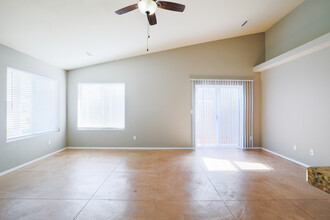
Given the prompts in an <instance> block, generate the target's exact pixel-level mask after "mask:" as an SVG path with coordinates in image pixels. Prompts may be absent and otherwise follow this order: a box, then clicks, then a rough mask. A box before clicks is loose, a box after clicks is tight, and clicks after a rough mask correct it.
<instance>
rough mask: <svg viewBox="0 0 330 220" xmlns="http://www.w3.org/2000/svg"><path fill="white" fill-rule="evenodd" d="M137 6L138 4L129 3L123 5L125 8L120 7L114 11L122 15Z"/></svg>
mask: <svg viewBox="0 0 330 220" xmlns="http://www.w3.org/2000/svg"><path fill="white" fill-rule="evenodd" d="M137 8H138V4H134V5H129V6H127V7H125V8H122V9H119V10H117V11H116V12H115V13H116V14H117V15H122V14H125V13H127V12H130V11H133V10H135V9H137Z"/></svg>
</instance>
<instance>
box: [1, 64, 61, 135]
mask: <svg viewBox="0 0 330 220" xmlns="http://www.w3.org/2000/svg"><path fill="white" fill-rule="evenodd" d="M52 131H59V83H58V81H57V80H54V79H51V78H47V77H44V76H41V75H37V74H33V73H28V72H25V71H22V70H18V69H14V68H11V67H8V68H7V141H11V140H15V139H20V138H25V137H29V136H34V135H38V134H42V133H45V132H52Z"/></svg>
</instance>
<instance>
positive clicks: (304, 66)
mask: <svg viewBox="0 0 330 220" xmlns="http://www.w3.org/2000/svg"><path fill="white" fill-rule="evenodd" d="M329 12H330V1H329V0H307V1H305V2H304V3H303V4H302V5H300V6H299V7H298V8H296V9H295V10H294V11H293V12H292V13H290V14H289V15H288V16H286V17H285V18H283V19H282V20H281V21H279V22H278V23H277V24H275V25H274V26H273V27H272V28H270V29H269V30H268V31H267V32H266V39H265V41H266V57H267V58H272V57H274V56H277V55H280V54H281V53H283V52H286V51H289V50H291V49H293V48H295V47H297V46H300V45H302V44H304V43H307V42H309V41H311V40H313V39H315V38H318V37H320V36H322V35H323V34H326V33H328V32H329V31H330V22H329V21H330V13H329ZM329 57H330V48H329V47H328V48H326V49H323V50H321V51H318V52H316V53H313V54H310V55H307V56H305V57H302V58H299V59H297V60H294V61H292V62H289V63H286V64H283V65H281V66H278V67H276V68H273V69H270V70H268V71H266V72H264V73H262V92H261V93H262V147H264V148H267V149H269V150H271V151H274V152H276V153H279V154H282V155H284V156H287V157H290V158H292V159H294V160H297V161H300V162H302V163H305V164H307V165H311V166H313V165H324V166H325V165H328V166H329V165H330V158H329V156H330V144H329V134H330V128H329V125H330V114H329V112H330V62H329ZM293 145H296V146H297V150H293ZM310 149H313V150H314V156H311V155H310V152H309V151H310Z"/></svg>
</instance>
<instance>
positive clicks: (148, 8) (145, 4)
mask: <svg viewBox="0 0 330 220" xmlns="http://www.w3.org/2000/svg"><path fill="white" fill-rule="evenodd" d="M138 6H139V10H140V12H141V13H142V14H146V13H147V12H149V14H151V15H152V14H154V13H155V12H156V9H157V7H158V6H157V4H156V2H155V1H153V0H141V1H140V2H139V4H138Z"/></svg>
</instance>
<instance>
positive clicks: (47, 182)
mask: <svg viewBox="0 0 330 220" xmlns="http://www.w3.org/2000/svg"><path fill="white" fill-rule="evenodd" d="M305 178H306V172H305V168H304V167H301V166H299V165H296V164H294V163H291V162H289V161H286V160H284V159H281V158H279V157H277V156H274V155H271V154H269V153H267V152H264V151H261V150H249V151H243V150H229V149H226V150H196V151H190V150H158V151H156V150H155V151H151V150H150V151H146V150H65V151H62V152H60V153H58V154H56V155H54V156H52V157H48V158H46V159H44V160H41V161H38V162H36V163H33V164H31V165H29V166H26V167H23V168H22V169H20V170H18V171H15V172H12V173H10V174H7V175H4V176H2V177H0V219H6V220H7V219H32V220H38V219H59V220H65V219H88V220H91V219H159V220H161V219H169V220H176V219H202V220H207V219H262V220H265V219H266V220H271V219H281V220H282V219H317V220H322V219H330V194H327V193H325V192H322V191H321V190H319V189H317V188H314V187H313V186H310V185H309V184H308V183H306V182H305Z"/></svg>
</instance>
